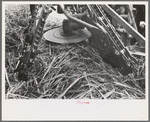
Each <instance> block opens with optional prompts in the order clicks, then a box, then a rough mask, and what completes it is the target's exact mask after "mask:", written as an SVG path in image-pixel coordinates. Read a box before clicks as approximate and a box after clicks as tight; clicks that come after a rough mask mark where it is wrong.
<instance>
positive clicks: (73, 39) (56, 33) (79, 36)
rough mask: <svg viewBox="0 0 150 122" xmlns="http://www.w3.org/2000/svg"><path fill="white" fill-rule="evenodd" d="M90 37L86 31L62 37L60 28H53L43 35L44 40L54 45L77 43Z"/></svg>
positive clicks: (81, 30)
mask: <svg viewBox="0 0 150 122" xmlns="http://www.w3.org/2000/svg"><path fill="white" fill-rule="evenodd" d="M90 37H91V33H90V32H89V31H88V30H86V29H79V30H77V31H73V33H72V34H67V35H64V33H63V29H62V26H61V27H59V28H54V29H52V30H49V31H47V32H45V33H44V38H45V39H46V40H48V41H51V42H55V43H78V42H81V41H83V40H86V39H88V38H90Z"/></svg>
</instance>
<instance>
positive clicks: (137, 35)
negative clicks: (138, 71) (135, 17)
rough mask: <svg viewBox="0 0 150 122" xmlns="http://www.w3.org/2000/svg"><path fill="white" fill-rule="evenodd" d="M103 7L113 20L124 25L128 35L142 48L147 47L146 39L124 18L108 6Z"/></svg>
mask: <svg viewBox="0 0 150 122" xmlns="http://www.w3.org/2000/svg"><path fill="white" fill-rule="evenodd" d="M101 7H102V8H103V9H104V10H105V11H106V12H107V13H108V14H109V15H110V16H111V17H112V18H113V19H115V20H116V21H117V22H118V23H119V24H120V25H122V26H123V27H124V28H125V29H126V30H127V31H128V33H130V34H131V35H132V36H133V37H134V38H135V39H136V40H137V41H138V42H139V44H141V46H143V47H145V38H144V37H143V36H142V35H141V34H140V33H139V32H138V31H136V30H135V29H134V28H133V27H132V26H131V25H130V24H128V23H127V22H126V21H125V20H124V19H123V18H122V17H120V16H119V15H118V14H117V13H116V12H115V11H114V10H113V9H112V8H110V7H109V6H108V5H101Z"/></svg>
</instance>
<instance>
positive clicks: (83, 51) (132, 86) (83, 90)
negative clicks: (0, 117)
mask: <svg viewBox="0 0 150 122" xmlns="http://www.w3.org/2000/svg"><path fill="white" fill-rule="evenodd" d="M5 15H6V16H5V19H6V21H5V30H6V31H5V34H6V38H5V49H6V50H5V68H6V73H5V98H6V99H44V98H45V99H145V68H144V66H145V65H144V64H145V58H144V57H141V56H140V57H137V58H138V59H139V71H138V72H139V74H140V75H139V76H138V77H137V78H134V77H132V76H130V77H129V76H122V75H121V74H120V73H119V71H118V70H117V69H114V68H112V67H111V66H110V65H109V64H106V63H105V62H103V60H102V59H101V57H100V56H99V55H98V53H96V51H95V49H93V48H92V47H90V45H88V42H87V41H83V42H80V43H77V44H56V43H53V42H49V41H47V40H45V39H44V38H43V39H42V41H41V42H40V44H39V50H40V51H41V52H42V53H41V54H39V55H38V56H37V58H36V60H35V64H34V67H35V69H36V73H33V74H31V76H30V79H29V80H28V81H27V82H25V81H19V80H18V79H17V75H18V74H17V73H13V70H14V69H15V68H16V65H17V62H18V59H19V58H20V55H21V48H22V43H23V42H22V37H21V33H22V32H23V30H24V29H25V27H26V26H27V25H28V22H29V19H30V17H29V15H30V11H29V5H9V6H7V7H6V11H5ZM53 20H54V18H53ZM60 24H61V23H60V21H58V19H56V21H55V25H56V26H57V25H60ZM52 25H53V24H52ZM47 26H48V24H47ZM49 26H51V24H49Z"/></svg>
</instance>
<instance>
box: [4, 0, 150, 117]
mask: <svg viewBox="0 0 150 122" xmlns="http://www.w3.org/2000/svg"><path fill="white" fill-rule="evenodd" d="M16 3H17V2H15V3H13V2H5V4H3V6H2V7H3V17H4V19H3V20H4V21H3V23H2V26H3V30H4V31H3V34H4V35H5V36H3V35H2V36H3V43H4V44H3V47H2V48H3V50H4V52H3V56H4V57H5V59H4V60H3V61H4V62H3V69H4V70H5V72H4V71H2V72H4V79H3V86H4V88H3V92H2V93H3V98H4V100H7V101H8V102H9V100H15V101H16V100H17V101H20V100H21V101H24V100H35V101H37V100H49V101H50V100H53V101H54V100H56V101H57V100H61V101H62V102H63V101H65V100H74V101H75V104H84V105H88V104H89V105H90V104H93V103H92V100H93V101H95V100H96V101H98V102H99V103H101V101H105V100H107V101H111V100H115V101H123V100H126V101H133V100H137V101H138V100H140V101H142V100H146V99H147V95H148V94H147V93H148V87H147V83H148V79H147V75H148V71H147V70H146V69H147V68H148V59H147V58H148V44H149V42H148V27H147V26H148V14H147V13H148V5H147V4H148V2H139V1H135V2H118V3H117V2H107V3H101V2H89V3H88V2H81V1H80V2H79V4H78V2H73V1H72V2H71V1H70V2H69V1H68V2H55V1H52V2H48V1H47V2H46V3H44V2H43V3H42V2H40V1H39V4H38V2H31V3H30V2H23V1H22V2H18V3H17V4H16ZM146 3H147V4H146ZM84 105H83V106H84ZM9 109H11V108H9ZM129 111H130V110H129ZM139 120H140V118H139Z"/></svg>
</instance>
